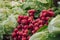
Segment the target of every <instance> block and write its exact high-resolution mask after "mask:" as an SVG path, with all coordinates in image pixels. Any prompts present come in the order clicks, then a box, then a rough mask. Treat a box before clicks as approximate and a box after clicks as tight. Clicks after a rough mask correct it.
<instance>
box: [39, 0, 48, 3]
mask: <svg viewBox="0 0 60 40" xmlns="http://www.w3.org/2000/svg"><path fill="white" fill-rule="evenodd" d="M38 1H39V2H41V3H48V2H47V1H46V0H38Z"/></svg>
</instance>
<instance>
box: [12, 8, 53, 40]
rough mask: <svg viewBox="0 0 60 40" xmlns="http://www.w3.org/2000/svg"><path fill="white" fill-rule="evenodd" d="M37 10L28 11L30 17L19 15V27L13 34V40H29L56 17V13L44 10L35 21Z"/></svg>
mask: <svg viewBox="0 0 60 40" xmlns="http://www.w3.org/2000/svg"><path fill="white" fill-rule="evenodd" d="M35 12H36V10H34V9H32V10H28V13H29V16H22V15H19V16H18V19H17V22H18V26H17V27H16V28H15V29H14V31H13V33H12V38H13V40H29V38H30V36H31V35H33V34H34V33H36V32H37V30H38V29H40V28H41V27H42V26H43V25H45V24H46V25H48V20H49V19H50V18H51V17H53V16H54V12H53V11H52V10H51V9H49V10H43V11H42V12H41V13H40V15H39V16H38V18H37V19H34V14H35Z"/></svg>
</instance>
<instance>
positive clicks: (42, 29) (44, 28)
mask: <svg viewBox="0 0 60 40" xmlns="http://www.w3.org/2000/svg"><path fill="white" fill-rule="evenodd" d="M44 30H47V26H46V25H44V26H43V27H41V28H40V29H39V30H38V31H37V32H40V31H44Z"/></svg>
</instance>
